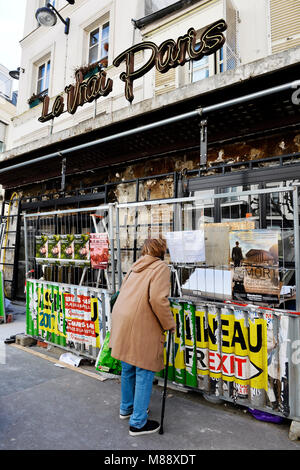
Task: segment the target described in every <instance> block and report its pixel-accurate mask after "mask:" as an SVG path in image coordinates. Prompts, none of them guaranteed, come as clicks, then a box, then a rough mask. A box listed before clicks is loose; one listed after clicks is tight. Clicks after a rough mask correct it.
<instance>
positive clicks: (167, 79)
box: [155, 68, 176, 96]
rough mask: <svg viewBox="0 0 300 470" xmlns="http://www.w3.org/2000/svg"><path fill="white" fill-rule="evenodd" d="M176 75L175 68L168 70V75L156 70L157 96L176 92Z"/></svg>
mask: <svg viewBox="0 0 300 470" xmlns="http://www.w3.org/2000/svg"><path fill="white" fill-rule="evenodd" d="M175 73H176V71H175V69H174V68H172V69H170V70H168V72H166V73H161V72H158V71H157V70H156V69H155V96H158V95H162V94H163V93H168V91H172V90H175V88H176V85H175Z"/></svg>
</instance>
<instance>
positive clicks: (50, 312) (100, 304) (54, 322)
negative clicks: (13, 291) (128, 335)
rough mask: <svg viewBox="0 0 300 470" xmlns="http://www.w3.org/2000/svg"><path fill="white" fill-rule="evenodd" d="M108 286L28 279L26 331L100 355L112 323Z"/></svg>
mask: <svg viewBox="0 0 300 470" xmlns="http://www.w3.org/2000/svg"><path fill="white" fill-rule="evenodd" d="M109 300H110V295H109V294H108V292H107V291H106V290H104V289H96V288H92V287H85V286H75V285H68V284H60V283H52V282H47V281H40V280H33V279H27V282H26V333H27V334H28V335H30V336H32V337H35V338H41V339H42V340H44V341H46V342H48V343H50V344H55V345H58V346H59V347H63V348H65V349H68V350H70V351H78V352H79V353H80V354H81V355H83V356H87V357H90V358H93V359H96V358H97V355H98V353H99V350H100V348H101V345H102V344H103V341H104V338H105V334H106V331H107V329H109V323H110V315H109V313H110V307H109Z"/></svg>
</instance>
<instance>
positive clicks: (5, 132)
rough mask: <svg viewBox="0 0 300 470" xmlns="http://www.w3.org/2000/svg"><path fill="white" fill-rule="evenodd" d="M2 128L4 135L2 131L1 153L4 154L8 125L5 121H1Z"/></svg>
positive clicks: (0, 139) (0, 137) (0, 140)
mask: <svg viewBox="0 0 300 470" xmlns="http://www.w3.org/2000/svg"><path fill="white" fill-rule="evenodd" d="M0 126H1V129H3V133H2V131H0V134H1V136H0V153H2V152H5V148H6V138H7V130H8V124H7V123H6V122H4V121H0ZM2 139H3V140H2Z"/></svg>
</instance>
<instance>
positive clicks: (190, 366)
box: [184, 302, 198, 387]
mask: <svg viewBox="0 0 300 470" xmlns="http://www.w3.org/2000/svg"><path fill="white" fill-rule="evenodd" d="M184 337H185V342H184V343H185V367H186V376H185V384H186V385H188V386H189V387H197V386H198V384H197V356H196V322H195V305H193V304H192V303H189V302H187V303H185V304H184Z"/></svg>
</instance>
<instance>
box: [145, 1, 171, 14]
mask: <svg viewBox="0 0 300 470" xmlns="http://www.w3.org/2000/svg"><path fill="white" fill-rule="evenodd" d="M177 2H178V0H145V15H151V13H155V12H156V11H159V10H162V9H163V8H166V7H168V6H170V5H172V4H173V3H177Z"/></svg>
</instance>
